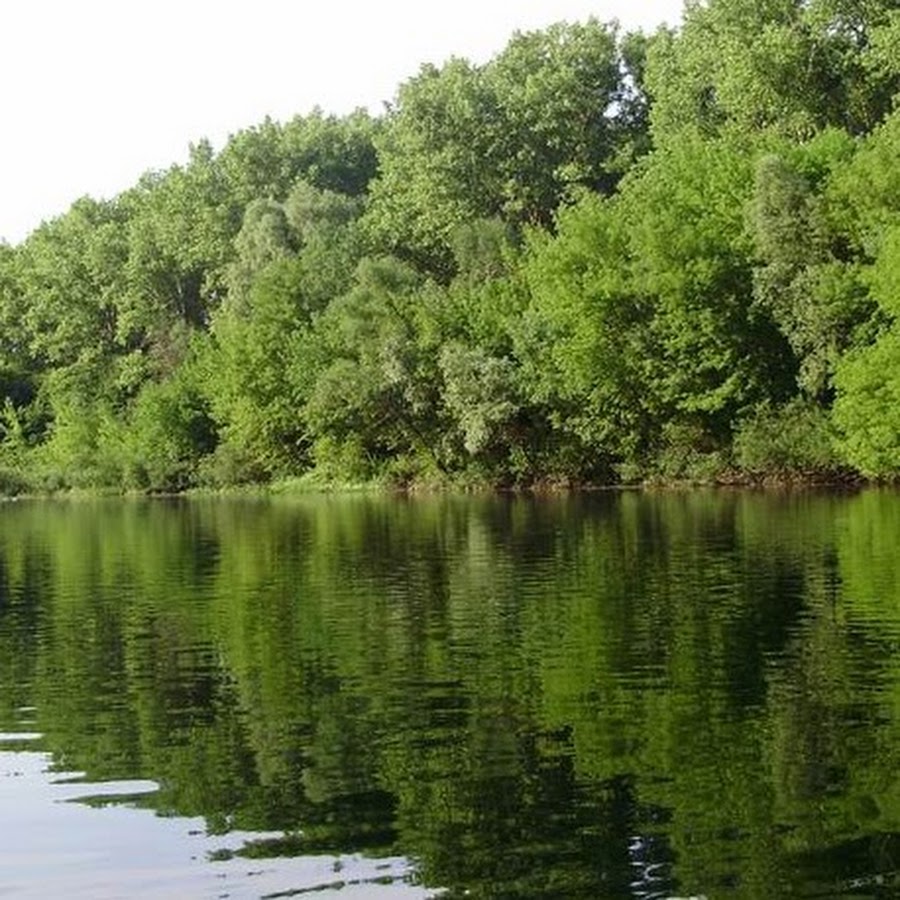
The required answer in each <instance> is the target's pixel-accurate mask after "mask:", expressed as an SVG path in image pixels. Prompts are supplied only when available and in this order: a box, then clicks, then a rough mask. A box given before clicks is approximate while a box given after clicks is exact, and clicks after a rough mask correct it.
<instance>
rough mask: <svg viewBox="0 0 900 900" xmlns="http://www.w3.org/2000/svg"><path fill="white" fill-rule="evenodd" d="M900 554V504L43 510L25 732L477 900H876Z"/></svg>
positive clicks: (18, 695) (818, 501)
mask: <svg viewBox="0 0 900 900" xmlns="http://www.w3.org/2000/svg"><path fill="white" fill-rule="evenodd" d="M898 526H900V498H898V496H897V495H896V494H895V493H892V492H886V491H885V492H879V491H871V492H865V493H861V494H858V495H846V496H841V495H834V494H816V493H796V494H780V495H764V494H753V493H726V492H718V493H713V492H710V493H692V494H681V493H674V494H661V495H659V496H653V495H645V494H631V493H621V494H618V493H616V494H598V495H584V496H573V497H558V498H537V499H536V498H524V497H509V498H494V497H492V498H451V497H439V498H425V499H415V500H410V499H402V498H391V497H365V496H358V497H343V498H335V497H322V498H312V497H304V498H301V499H295V500H269V501H263V500H257V501H251V500H241V501H185V500H180V501H156V502H149V501H135V502H132V503H126V502H121V501H115V502H112V501H110V502H98V503H70V504H66V503H45V504H21V503H20V504H16V505H14V506H8V507H5V508H3V509H2V510H0V697H2V698H3V699H2V701H0V703H2V705H0V716H2V720H0V722H2V724H0V727H3V728H7V729H8V730H13V729H14V726H15V725H16V723H17V722H21V721H22V719H23V712H22V710H23V708H27V707H36V713H34V714H33V715H34V716H35V717H36V719H37V721H36V723H34V727H35V728H36V729H37V730H40V731H42V732H43V733H44V734H45V744H46V746H47V748H48V749H50V750H52V751H53V753H54V758H55V760H56V762H57V764H58V765H59V766H60V767H61V768H65V769H68V770H83V771H85V772H86V773H87V777H88V778H90V779H92V780H101V779H117V778H118V779H124V778H135V777H143V778H152V779H154V780H155V781H157V782H158V783H159V784H160V785H161V788H160V791H159V792H158V793H156V794H154V795H151V796H149V797H146V798H144V799H142V800H141V803H143V804H146V805H149V806H152V807H153V808H154V809H156V810H157V811H158V812H160V813H164V814H179V815H202V816H204V817H205V818H206V821H207V826H208V829H209V830H210V831H211V832H216V833H224V832H226V831H229V830H231V829H242V830H248V831H257V832H262V831H267V832H271V831H273V830H274V831H277V832H282V833H283V834H284V837H283V838H279V839H278V840H273V839H271V838H267V839H260V840H259V841H256V842H253V843H252V844H248V845H247V847H246V848H245V850H244V851H243V852H244V853H245V854H246V855H248V856H257V857H258V856H266V855H272V856H276V855H284V854H302V853H310V852H328V853H339V852H353V851H363V852H367V853H372V854H379V855H390V854H403V855H407V856H410V857H412V858H414V859H415V860H416V861H417V871H418V873H419V877H420V878H421V880H422V881H423V883H425V884H428V885H434V886H442V887H446V888H447V889H448V893H449V896H456V895H460V896H462V894H463V892H465V891H469V892H471V893H470V896H490V897H541V896H546V897H561V896H562V897H598V896H599V897H603V896H609V897H618V896H654V895H656V896H665V895H666V894H673V893H676V892H677V893H682V894H687V893H693V894H706V895H708V896H721V895H723V894H727V895H728V896H734V897H748V898H749V897H758V896H773V895H776V894H777V893H778V892H779V891H780V892H785V893H788V894H791V893H805V892H809V891H819V892H820V893H821V892H823V891H824V892H828V891H834V892H836V891H838V890H850V888H851V887H853V886H855V887H853V890H855V891H856V893H855V896H877V895H878V894H877V892H878V891H879V890H888V889H890V887H891V885H895V884H896V882H897V875H896V871H897V870H898V869H900V861H898V860H897V855H898V851H900V845H898V837H897V836H898V834H900V821H898V817H900V785H898V779H897V777H896V775H895V773H896V772H897V771H900V758H898V757H900V740H898V738H900V735H898V729H897V722H898V715H897V713H898V711H900V706H898V699H900V653H898V652H897V651H898V649H900V553H898V552H897V551H898V550H900V547H898V546H897V543H898V535H900V527H898ZM29 715H31V714H29ZM867 892H868V893H867Z"/></svg>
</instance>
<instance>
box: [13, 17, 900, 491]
mask: <svg viewBox="0 0 900 900" xmlns="http://www.w3.org/2000/svg"><path fill="white" fill-rule="evenodd" d="M898 92H900V3H897V2H889V0H864V2H860V0H854V2H848V0H806V2H799V0H767V2H765V3H760V2H756V0H752V2H751V0H708V2H691V0H689V2H688V3H687V4H686V8H685V12H684V18H683V24H682V26H681V27H680V28H679V29H678V30H665V29H663V30H660V31H658V32H656V33H655V34H652V35H644V34H640V33H630V34H623V33H621V32H620V30H619V29H618V27H617V26H616V25H615V24H614V23H613V24H604V23H601V22H599V21H595V20H591V21H588V22H586V23H582V24H557V25H553V26H551V27H549V28H547V29H546V30H544V31H539V32H533V33H528V34H516V35H514V36H513V38H512V39H511V40H510V42H509V44H508V45H507V47H506V48H505V49H504V50H503V51H502V52H501V53H499V54H498V55H497V56H496V57H494V58H493V59H491V60H490V61H488V62H487V63H485V64H482V65H476V64H474V63H471V62H469V61H467V60H465V59H458V58H455V59H451V60H449V61H448V62H446V63H445V64H444V65H442V66H439V67H438V66H432V65H426V66H423V67H422V69H421V70H420V71H419V73H418V74H417V75H416V76H415V77H413V78H411V79H410V80H409V81H407V82H406V83H405V84H403V85H401V86H400V88H399V89H398V92H397V94H396V97H395V98H394V101H393V102H392V103H391V104H389V105H388V106H387V107H386V110H385V112H384V114H383V115H381V116H378V117H374V116H371V115H369V114H367V113H364V112H357V113H354V114H353V115H350V116H345V117H337V116H330V115H326V114H324V113H322V112H319V111H316V112H313V113H312V114H310V115H307V116H302V117H297V118H295V119H293V120H292V121H289V122H286V123H278V122H273V121H265V122H263V123H262V124H260V125H258V126H256V127H252V128H248V129H247V130H245V131H242V132H240V133H238V134H236V135H234V136H233V137H232V138H231V139H230V140H229V141H228V143H227V144H226V145H225V147H223V148H222V149H221V150H220V151H218V152H216V151H214V150H213V148H212V147H211V146H210V145H209V144H208V143H206V142H201V143H199V144H198V145H196V146H195V147H193V148H192V151H191V155H190V159H189V161H188V162H187V163H186V164H185V165H183V166H173V167H171V168H170V169H168V170H166V171H162V172H151V173H148V174H147V175H145V176H144V177H143V178H142V179H141V180H140V181H139V182H138V183H137V184H136V185H135V186H134V187H133V188H131V189H129V190H127V191H125V192H124V193H122V194H120V195H119V196H117V197H115V198H114V199H112V200H108V201H96V200H92V199H89V198H85V199H82V200H79V201H78V202H76V203H75V204H74V205H73V206H72V207H71V209H70V210H69V211H68V212H66V213H65V214H64V215H62V216H60V217H59V218H57V219H55V220H53V221H51V222H47V223H45V224H43V225H42V226H41V227H40V228H38V229H37V230H36V231H35V232H34V233H33V234H31V236H30V237H28V238H27V239H26V240H25V241H24V242H22V243H21V244H19V245H17V246H15V247H10V246H6V245H0V492H6V493H15V492H20V491H25V490H38V491H40V490H53V489H61V488H68V487H89V488H90V487H103V486H117V487H125V488H134V489H140V490H180V489H184V488H187V487H190V486H194V485H210V486H219V485H228V484H235V483H242V482H259V481H267V480H270V479H277V478H284V477H289V476H294V475H299V474H303V473H306V472H314V473H317V474H319V475H321V476H323V477H328V478H335V479H340V480H345V481H346V480H354V479H385V480H389V481H392V482H395V483H410V482H415V481H444V480H454V481H464V482H479V483H484V482H487V483H494V484H523V485H527V484H533V483H535V482H554V483H583V482H587V481H593V482H597V481H603V482H612V481H620V480H634V479H647V478H651V479H652V478H664V479H669V478H698V477H699V478H710V479H715V478H720V479H733V478H736V477H748V476H749V477H765V476H774V477H806V476H809V475H811V474H814V475H817V476H829V477H841V476H852V475H860V474H861V475H864V476H867V477H879V478H892V477H896V476H897V474H898V473H900V322H898V316H900V167H898V166H897V161H898V159H900V109H898V108H897V104H896V98H897V96H898Z"/></svg>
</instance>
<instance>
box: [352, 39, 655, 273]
mask: <svg viewBox="0 0 900 900" xmlns="http://www.w3.org/2000/svg"><path fill="white" fill-rule="evenodd" d="M636 53H637V50H636V49H634V48H633V53H632V55H635V54H636ZM625 94H626V87H625V84H624V82H623V80H622V75H621V72H620V69H619V57H618V50H617V45H616V35H615V31H614V30H611V29H609V28H607V27H606V26H603V25H601V24H599V23H598V22H595V21H590V22H588V23H586V24H584V25H556V26H552V27H551V28H548V29H546V30H545V31H539V32H533V33H530V34H519V35H516V36H515V37H514V38H513V39H512V40H511V41H510V43H509V45H508V46H507V47H506V49H505V50H504V51H503V52H502V53H501V54H499V55H498V56H497V57H495V58H494V59H493V60H491V61H490V62H489V63H487V64H485V65H484V66H474V65H472V64H471V63H469V62H466V61H465V60H461V59H453V60H451V61H450V62H448V63H447V64H446V65H444V66H443V67H442V68H440V69H437V68H435V67H433V66H426V67H424V68H423V69H422V71H421V72H420V74H419V75H418V76H417V77H415V78H414V79H412V80H410V81H409V82H407V83H406V84H404V85H403V86H402V87H401V89H400V91H399V94H398V98H397V103H396V105H395V107H394V108H393V110H392V111H391V113H390V115H389V117H388V121H387V126H386V128H385V130H384V132H383V134H382V135H381V137H380V138H379V140H378V151H379V161H380V171H379V177H378V179H377V181H376V182H375V184H374V185H373V190H372V205H371V210H370V213H369V216H368V222H369V225H370V228H371V232H372V234H373V236H374V237H375V239H376V240H377V241H378V242H379V243H380V244H381V245H382V246H383V247H385V248H386V249H388V250H390V251H392V252H394V253H397V254H399V255H402V256H404V257H406V258H409V259H412V260H414V261H415V262H416V263H418V264H420V265H422V266H424V267H425V268H427V269H429V270H430V271H432V272H433V273H435V274H438V275H441V276H443V277H447V276H448V275H449V274H450V273H452V268H453V267H452V256H451V252H450V243H451V237H452V234H453V232H454V231H455V229H456V228H458V227H459V226H460V225H462V224H464V223H466V222H467V221H470V220H472V219H476V218H491V217H495V216H500V217H502V218H503V219H505V220H506V221H508V222H512V223H525V222H530V223H542V224H549V223H550V221H551V218H552V215H553V212H554V211H555V209H556V208H557V206H558V205H559V204H560V202H561V201H563V200H564V199H566V198H568V197H570V196H571V194H572V192H573V191H574V190H575V189H576V188H587V189H591V190H597V189H602V190H609V189H610V188H611V187H612V185H613V184H614V183H615V180H616V178H615V173H614V172H613V171H612V170H613V169H614V168H615V165H614V164H613V159H614V158H615V157H616V154H617V153H618V152H619V150H620V149H621V145H622V144H624V143H627V142H628V141H629V140H632V139H633V128H632V129H631V130H629V128H626V127H624V126H620V125H619V124H618V123H617V120H616V117H615V114H614V112H611V110H612V108H613V104H614V103H615V102H616V101H617V100H619V99H620V98H622V99H623V100H624V98H625ZM629 111H632V110H631V107H629ZM623 115H624V112H623ZM632 119H633V116H632ZM632 125H633V121H629V126H632Z"/></svg>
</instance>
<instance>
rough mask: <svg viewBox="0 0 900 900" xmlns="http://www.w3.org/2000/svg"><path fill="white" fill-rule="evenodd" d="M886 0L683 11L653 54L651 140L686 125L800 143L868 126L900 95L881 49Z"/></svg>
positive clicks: (736, 4)
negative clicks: (827, 131) (771, 133)
mask: <svg viewBox="0 0 900 900" xmlns="http://www.w3.org/2000/svg"><path fill="white" fill-rule="evenodd" d="M892 7H893V4H892V3H890V2H883V0H873V2H868V3H847V2H843V0H813V2H810V3H796V2H794V0H769V2H766V3H759V2H757V0H711V2H709V3H708V4H700V3H696V4H690V5H689V6H688V7H687V9H686V11H685V17H684V25H683V27H682V29H681V32H680V33H679V34H677V35H675V36H670V37H666V38H662V39H660V40H658V41H656V42H655V43H654V45H653V47H652V48H651V51H650V64H649V67H648V78H647V81H648V89H649V91H650V93H651V95H652V96H653V97H654V99H655V101H656V102H655V106H654V108H653V113H652V119H653V126H654V134H655V137H656V139H657V141H658V142H664V141H665V140H666V139H667V137H668V136H669V135H671V134H673V133H676V132H677V131H680V130H682V129H683V128H685V127H690V128H695V129H698V130H699V131H700V132H701V133H704V134H707V135H710V134H715V133H718V132H719V130H720V129H721V128H722V127H724V126H729V127H733V128H736V129H738V130H740V131H742V132H744V133H748V132H755V131H760V130H764V129H770V128H771V129H775V130H777V131H778V132H779V133H780V134H782V135H785V136H787V137H790V138H792V139H804V138H808V137H810V136H812V135H813V134H815V132H816V131H818V130H819V129H821V128H823V127H825V126H827V125H833V126H837V127H841V128H844V129H846V130H848V131H849V132H850V133H853V134H859V133H864V132H866V131H868V130H869V129H871V128H873V127H874V126H875V125H877V123H878V122H879V121H880V120H881V119H882V118H883V117H884V115H885V114H886V113H887V112H888V111H889V110H890V108H891V100H892V97H893V95H894V94H895V93H896V92H897V90H900V79H898V71H897V68H896V66H895V65H891V64H890V63H888V58H889V57H890V52H889V51H888V50H887V49H886V48H887V47H888V46H892V42H895V37H894V34H895V31H894V29H895V19H894V17H895V16H896V13H895V12H892Z"/></svg>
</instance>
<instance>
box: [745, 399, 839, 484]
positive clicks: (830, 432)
mask: <svg viewBox="0 0 900 900" xmlns="http://www.w3.org/2000/svg"><path fill="white" fill-rule="evenodd" d="M835 447H836V434H835V430H834V427H833V425H832V423H831V418H830V414H829V412H828V411H827V410H825V409H823V408H822V407H820V406H819V405H817V404H815V403H812V402H811V401H809V400H804V399H803V398H800V397H797V398H794V399H793V400H791V401H789V402H788V403H786V404H785V405H784V406H780V407H772V406H770V405H769V404H765V405H763V406H761V407H759V408H758V409H757V410H756V411H755V412H754V413H753V414H752V415H751V416H749V417H748V418H746V419H744V420H743V421H742V422H741V423H740V424H739V426H738V428H737V430H736V432H735V436H734V456H735V462H736V463H737V465H738V466H739V467H740V468H741V469H743V470H744V471H745V472H748V473H750V474H752V475H761V476H769V477H785V476H788V477H789V476H808V475H825V474H834V473H837V472H838V471H839V470H840V468H841V466H840V461H839V459H838V455H837V452H836V449H835Z"/></svg>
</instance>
